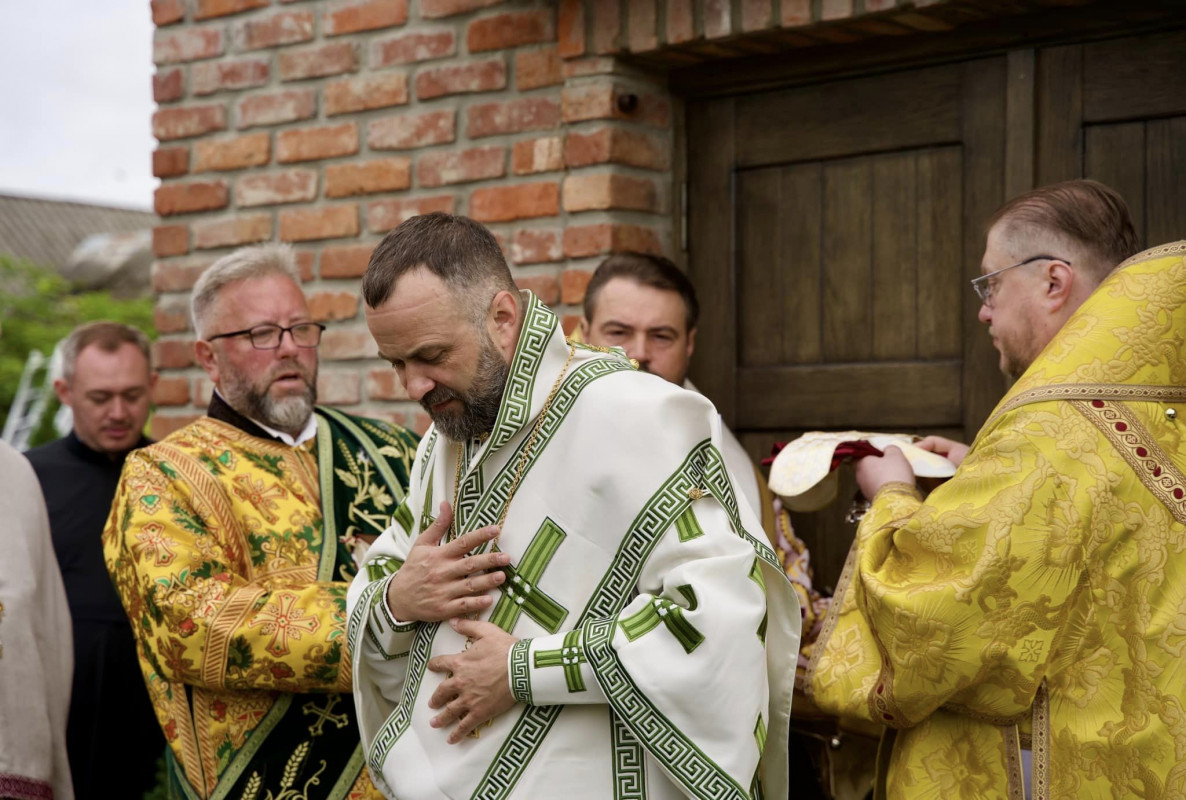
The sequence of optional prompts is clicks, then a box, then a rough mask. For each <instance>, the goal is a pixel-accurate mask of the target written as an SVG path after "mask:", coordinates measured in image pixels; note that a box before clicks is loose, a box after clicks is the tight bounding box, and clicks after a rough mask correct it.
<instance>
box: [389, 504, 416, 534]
mask: <svg viewBox="0 0 1186 800" xmlns="http://www.w3.org/2000/svg"><path fill="white" fill-rule="evenodd" d="M391 523H392V524H393V525H394V524H396V523H398V524H399V526H400V527H401V528H403V529H404V533H406V534H408V535H409V536H411V535H412V526H413V525H415V524H416V518H415V517H413V516H412V509H411V508H410V507H409V505H408V502H407V501H406V500H405V501H404V502H402V503H400V504H399V506H398V507H397V508H396V509H395V513H394V514H392V515H391Z"/></svg>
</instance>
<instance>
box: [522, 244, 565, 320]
mask: <svg viewBox="0 0 1186 800" xmlns="http://www.w3.org/2000/svg"><path fill="white" fill-rule="evenodd" d="M562 258H564V250H563V248H562V247H561V246H560V232H559V231H557V230H537V229H532V228H520V229H519V230H517V231H515V235H514V237H513V238H512V240H511V260H512V261H514V262H515V263H516V264H542V263H545V262H548V261H559V260H560V259H562ZM553 283H555V280H554V279H553ZM536 294H539V292H536ZM544 302H546V303H554V302H555V300H545V301H544Z"/></svg>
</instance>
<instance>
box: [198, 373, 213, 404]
mask: <svg viewBox="0 0 1186 800" xmlns="http://www.w3.org/2000/svg"><path fill="white" fill-rule="evenodd" d="M213 396H214V382H213V381H211V380H210V379H209V378H208V377H206V376H205V375H199V376H198V377H196V378H194V405H195V406H200V407H202V408H206V407H207V406H209V405H210V398H211V397H213Z"/></svg>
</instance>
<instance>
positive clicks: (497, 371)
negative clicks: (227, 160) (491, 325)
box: [420, 336, 510, 442]
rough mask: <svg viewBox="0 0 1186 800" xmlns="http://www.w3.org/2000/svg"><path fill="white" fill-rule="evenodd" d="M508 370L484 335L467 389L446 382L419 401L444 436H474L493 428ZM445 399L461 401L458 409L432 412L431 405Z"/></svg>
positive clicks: (461, 439)
mask: <svg viewBox="0 0 1186 800" xmlns="http://www.w3.org/2000/svg"><path fill="white" fill-rule="evenodd" d="M509 372H510V367H509V366H508V365H507V363H506V362H505V361H503V360H502V355H501V354H500V353H499V352H498V350H497V349H496V348H495V347H494V343H493V342H491V341H490V339H489V336H487V337H486V341H484V342H483V343H482V350H481V352H480V353H479V355H478V369H477V372H476V373H475V375H474V382H473V384H472V385H471V386H470V388H469V391H468V392H465V393H464V394H463V393H461V392H456V391H454V390H453V389H450V388H448V387H447V386H438V387H436V388H435V389H433V390H432V391H431V392H429V393H428V394H426V395H424V397H422V398H420V405H421V406H423V407H424V410H425V411H427V412H428V415H429V416H430V417H432V422H433V424H434V425H436V426H437V430H439V431H440V432H441V433H443V434H444V435H445V438H447V439H449V440H451V441H454V442H464V441H467V440H469V439H473V438H476V437H478V436H481V435H482V434H484V433H489V432H490V431H492V430H494V422H495V420H497V419H498V409H499V406H501V405H502V393H503V390H504V389H505V388H506V384H507V374H508V373H509ZM446 400H459V401H461V411H460V412H459V413H452V412H445V413H443V414H433V413H432V407H433V406H434V405H438V404H440V403H443V402H445V401H446Z"/></svg>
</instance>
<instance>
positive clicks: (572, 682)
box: [535, 631, 585, 692]
mask: <svg viewBox="0 0 1186 800" xmlns="http://www.w3.org/2000/svg"><path fill="white" fill-rule="evenodd" d="M580 642H581V633H580V631H569V632H568V633H566V634H564V646H563V647H561V648H560V649H559V650H540V651H539V652H537V653H536V654H535V666H536V667H564V682H565V683H567V684H568V691H570V692H583V691H585V679H584V678H582V677H581V664H584V663H585V651H584V650H583V649H582V648H581V644H580Z"/></svg>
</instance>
